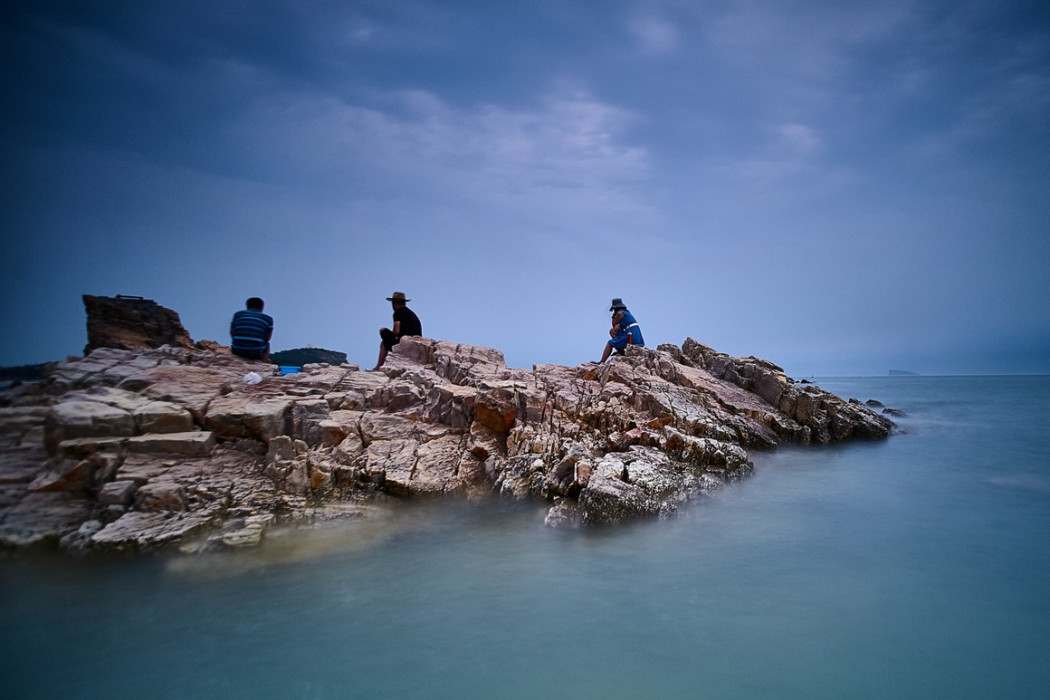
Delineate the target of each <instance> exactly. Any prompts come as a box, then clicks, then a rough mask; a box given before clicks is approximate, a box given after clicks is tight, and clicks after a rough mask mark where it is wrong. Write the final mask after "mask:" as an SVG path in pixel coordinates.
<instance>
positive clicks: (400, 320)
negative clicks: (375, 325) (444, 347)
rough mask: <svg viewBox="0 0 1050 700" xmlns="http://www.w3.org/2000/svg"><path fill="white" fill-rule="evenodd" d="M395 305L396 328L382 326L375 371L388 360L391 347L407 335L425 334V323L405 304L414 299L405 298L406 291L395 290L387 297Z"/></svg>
mask: <svg viewBox="0 0 1050 700" xmlns="http://www.w3.org/2000/svg"><path fill="white" fill-rule="evenodd" d="M386 300H387V301H389V302H390V304H391V306H393V307H394V330H390V329H389V328H380V329H379V336H380V337H381V338H382V339H383V340H382V342H380V343H379V361H378V362H377V363H376V366H375V367H373V368H372V369H373V371H374V370H377V369H379V368H380V367H382V366H383V363H384V362H386V354H387V353H388V352H390V349H391V348H393V347H394V346H395V345H397V344H398V343H399V342H401V339H402V338H403V337H405V336H406V335H423V324H421V323H420V322H419V317H418V316H416V314H415V313H414V312H413V311H412V309H410V308H408V307H407V306H405V303H406V302H409V301H412V300H411V299H406V298H405V293H404V292H394V294H393V296H389V297H387V298H386Z"/></svg>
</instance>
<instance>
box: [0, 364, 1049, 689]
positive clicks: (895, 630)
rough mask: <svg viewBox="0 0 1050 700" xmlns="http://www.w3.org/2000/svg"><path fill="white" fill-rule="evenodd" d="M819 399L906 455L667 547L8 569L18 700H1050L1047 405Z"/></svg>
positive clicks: (529, 527) (387, 534) (602, 543)
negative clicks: (895, 428)
mask: <svg viewBox="0 0 1050 700" xmlns="http://www.w3.org/2000/svg"><path fill="white" fill-rule="evenodd" d="M818 383H819V384H820V385H821V386H823V387H824V388H826V389H829V390H831V391H834V392H835V393H837V394H839V395H841V396H846V397H849V396H854V397H856V398H859V399H861V400H865V399H868V398H877V399H879V400H881V401H882V402H883V403H885V404H886V405H888V406H893V407H895V408H899V409H901V410H903V411H905V412H906V413H907V417H906V418H903V419H900V420H899V424H900V426H901V429H902V432H901V433H899V434H897V435H895V436H893V437H892V438H890V439H889V440H887V441H884V442H878V443H861V444H851V445H847V446H836V447H823V448H821V447H818V448H805V449H803V448H793V449H784V450H780V451H777V452H775V453H769V454H760V455H756V470H755V475H754V476H753V477H752V478H751V479H748V480H747V481H745V482H743V483H740V484H736V485H734V486H731V487H729V488H727V489H724V490H722V491H720V492H718V493H717V494H715V495H714V496H712V497H710V498H707V499H705V500H703V501H702V502H700V503H697V504H695V506H693V507H690V508H689V509H688V510H686V511H685V512H684V513H683V514H682V515H681V516H680V517H678V518H675V519H672V520H666V521H661V522H647V523H641V524H636V525H632V526H628V527H622V528H614V529H607V530H599V531H584V532H564V531H553V530H550V529H547V528H545V527H543V524H542V523H543V509H541V508H539V507H536V506H535V505H533V504H518V505H507V504H499V503H487V504H456V503H441V504H435V505H422V504H421V505H419V507H411V508H404V509H401V512H399V513H396V514H393V515H392V516H391V517H390V519H389V520H388V521H387V522H383V523H380V524H375V523H358V524H352V525H344V526H341V527H339V528H331V529H326V530H322V531H318V532H314V533H312V534H310V535H306V536H304V535H303V534H301V533H299V534H296V533H289V534H288V535H286V536H283V537H275V538H273V539H272V541H271V542H270V544H269V546H267V547H266V548H264V549H263V550H261V551H254V552H248V553H237V554H232V555H224V556H208V557H196V558H176V557H149V558H120V559H116V560H106V561H75V560H74V561H71V560H68V559H61V558H54V557H47V558H43V559H39V558H36V559H31V560H25V559H6V560H0V647H2V653H0V697H4V698H96V697H105V698H124V697H128V698H130V697H143V696H149V697H162V698H212V697H229V698H232V697H237V698H240V697H251V698H351V697H354V698H358V697H359V698H397V697H407V698H463V697H505V698H535V697H555V698H561V697H565V698H570V697H571V698H599V697H600V698H640V697H704V698H953V699H954V698H1037V697H1038V698H1044V697H1046V696H1047V692H1048V691H1047V689H1048V688H1050V663H1048V662H1047V650H1048V649H1050V377H1047V376H1040V377H889V378H864V379H829V380H821V381H818Z"/></svg>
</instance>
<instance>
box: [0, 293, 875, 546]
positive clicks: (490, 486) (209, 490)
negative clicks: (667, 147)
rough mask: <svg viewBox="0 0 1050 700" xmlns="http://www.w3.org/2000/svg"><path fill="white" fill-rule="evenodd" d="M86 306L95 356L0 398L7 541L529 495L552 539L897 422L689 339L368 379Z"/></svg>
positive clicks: (123, 537)
mask: <svg viewBox="0 0 1050 700" xmlns="http://www.w3.org/2000/svg"><path fill="white" fill-rule="evenodd" d="M85 305H86V306H87V310H88V334H89V343H88V346H87V348H85V352H86V355H85V356H84V357H79V358H70V359H67V360H66V361H64V362H58V363H55V364H53V365H49V366H48V367H46V368H45V371H44V378H43V379H41V380H38V381H28V382H24V383H21V384H18V383H16V384H15V385H14V386H12V387H10V388H8V389H6V390H5V391H3V392H0V548H4V549H8V550H23V549H29V548H55V547H57V548H61V549H64V550H67V551H70V552H100V551H113V550H149V549H157V548H160V547H174V548H178V549H181V550H182V551H184V552H198V551H206V550H214V549H222V548H234V547H243V546H252V545H256V544H258V543H259V542H260V541H261V540H262V539H263V538H264V537H265V535H266V531H267V529H268V528H270V527H273V526H276V525H280V524H308V523H312V522H318V521H328V520H332V519H340V518H353V517H365V516H366V515H367V513H368V512H369V510H370V509H375V508H377V507H382V504H383V503H384V502H385V501H386V500H388V499H392V498H396V499H413V498H424V497H444V498H460V499H478V498H487V497H504V498H513V499H526V498H527V499H540V500H542V501H546V502H548V503H549V504H550V507H549V510H548V513H547V517H546V523H547V524H548V525H550V526H555V527H579V526H590V525H596V524H602V523H620V522H625V521H628V520H631V519H635V518H641V517H660V516H666V515H669V514H673V513H674V512H675V511H676V510H677V509H678V508H679V507H680V506H681V505H682V504H683V503H685V502H687V501H689V500H690V499H693V498H695V497H697V496H699V495H701V494H703V493H704V492H705V491H708V490H711V489H716V488H719V487H721V486H723V485H724V484H726V483H728V482H732V481H734V480H737V479H740V478H743V477H746V476H747V475H748V474H750V473H751V470H752V463H751V461H750V460H749V458H748V452H747V451H748V450H751V449H771V448H775V447H776V446H777V445H779V444H782V443H785V442H787V443H799V444H809V443H830V442H834V441H840V440H848V439H854V438H861V439H882V438H885V437H887V436H888V435H889V434H890V431H891V429H892V427H893V424H892V423H891V422H890V420H889V419H887V418H886V417H884V416H883V415H880V414H878V413H876V412H875V411H874V410H873V409H872V408H871V407H869V406H866V405H863V404H861V403H860V402H858V401H856V400H855V399H850V400H849V401H846V400H843V399H841V398H839V397H837V396H834V395H832V394H830V393H828V392H826V391H823V390H821V389H820V388H818V387H816V386H813V385H802V384H796V383H795V382H794V381H793V380H792V379H790V378H789V377H787V376H786V375H785V374H784V372H783V370H781V369H780V368H779V367H777V366H776V365H774V364H772V363H770V362H767V361H764V360H759V359H756V358H754V357H748V358H740V357H729V356H727V355H724V354H721V353H718V352H715V351H714V350H712V349H711V348H710V347H708V346H706V345H703V344H701V343H698V342H696V341H694V340H692V339H687V340H686V341H685V342H684V343H683V344H682V346H681V347H678V346H675V345H661V346H659V347H658V348H656V349H649V348H638V347H631V348H629V349H628V354H627V355H626V356H624V357H617V358H613V359H612V360H610V361H609V362H608V363H607V364H605V365H593V364H583V365H579V366H576V367H563V366H559V365H536V366H534V367H533V369H532V370H531V371H529V370H523V369H512V368H508V367H507V366H506V365H505V363H504V359H503V354H502V353H500V352H499V351H497V350H492V349H489V348H483V347H475V346H469V345H461V344H458V343H453V342H448V341H442V340H433V339H429V338H406V339H404V340H403V341H402V342H401V344H400V345H398V346H397V347H396V348H395V350H394V351H393V352H392V353H391V355H390V357H389V358H388V360H387V363H386V365H385V366H384V367H383V369H382V371H379V372H365V371H360V370H359V369H358V368H357V367H356V366H354V365H349V364H341V365H338V366H334V365H328V364H313V365H306V366H304V367H303V368H302V371H301V372H300V373H298V374H288V375H285V376H281V375H280V374H279V373H278V372H277V367H276V366H275V365H268V364H262V363H258V362H249V361H245V360H242V359H240V358H238V357H235V356H233V355H231V354H230V353H229V349H228V348H226V347H224V346H222V345H220V344H219V343H216V342H213V341H200V342H193V341H192V339H191V338H190V336H189V334H188V333H187V332H186V331H185V330H184V329H183V328H182V326H181V323H179V320H178V315H177V314H175V312H173V311H171V310H169V309H165V308H163V307H161V306H158V305H156V304H155V303H154V302H152V301H149V300H143V299H139V298H123V297H116V298H100V297H85ZM249 373H256V374H258V375H260V376H261V377H262V381H258V382H257V383H251V382H253V381H255V379H256V378H255V377H248V375H249ZM246 377H248V379H249V381H246Z"/></svg>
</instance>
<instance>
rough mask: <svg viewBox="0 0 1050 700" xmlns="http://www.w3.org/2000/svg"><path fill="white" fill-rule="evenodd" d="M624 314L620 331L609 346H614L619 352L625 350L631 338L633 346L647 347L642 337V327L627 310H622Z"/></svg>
mask: <svg viewBox="0 0 1050 700" xmlns="http://www.w3.org/2000/svg"><path fill="white" fill-rule="evenodd" d="M620 310H621V311H622V312H623V318H621V319H620V323H619V330H618V331H617V333H616V337H615V338H613V339H612V340H610V341H609V345H612V346H613V347H614V348H616V349H617V350H623V349H624V348H625V347H627V336H628V335H630V336H631V345H640V346H644V345H645V338H643V337H642V329H641V326H639V325H638V322H637V321H635V320H634V315H633V314H632V313H631V312H630V311H628V310H627V309H620Z"/></svg>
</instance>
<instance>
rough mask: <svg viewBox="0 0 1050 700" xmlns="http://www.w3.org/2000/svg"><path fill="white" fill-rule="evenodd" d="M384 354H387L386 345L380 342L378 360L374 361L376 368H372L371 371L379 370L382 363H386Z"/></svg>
mask: <svg viewBox="0 0 1050 700" xmlns="http://www.w3.org/2000/svg"><path fill="white" fill-rule="evenodd" d="M386 353H387V350H386V343H384V342H383V341H382V340H380V341H379V360H377V361H376V366H375V367H373V368H372V370H373V371H375V370H377V369H379V368H380V367H382V366H383V363H384V362H386Z"/></svg>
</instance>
